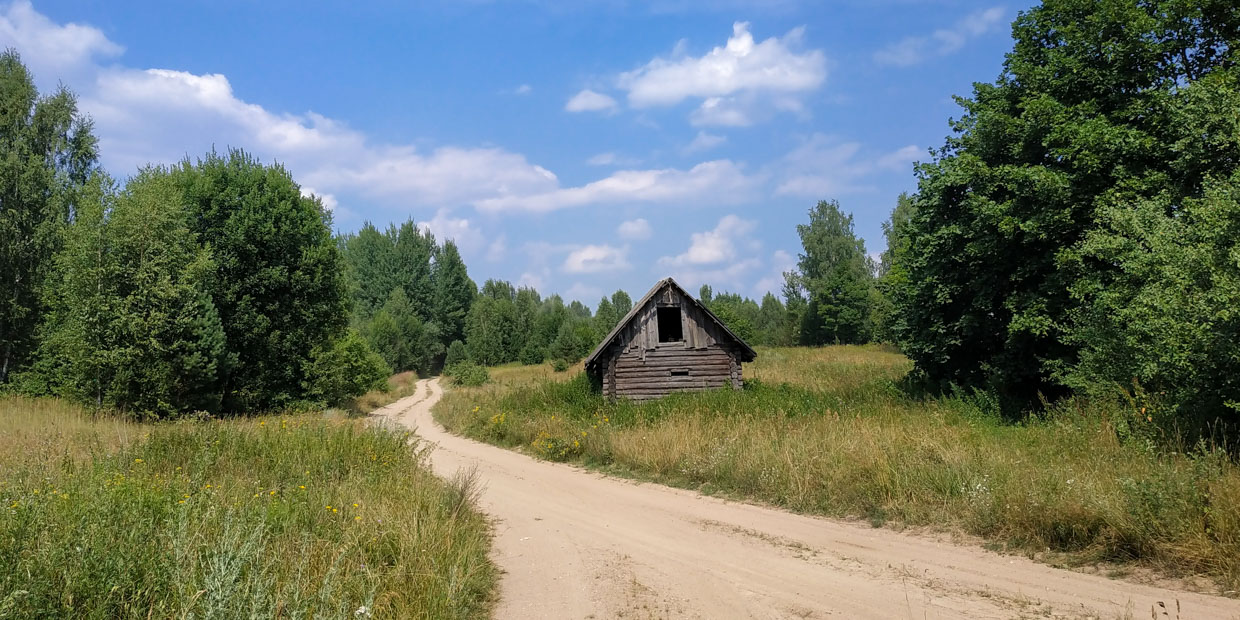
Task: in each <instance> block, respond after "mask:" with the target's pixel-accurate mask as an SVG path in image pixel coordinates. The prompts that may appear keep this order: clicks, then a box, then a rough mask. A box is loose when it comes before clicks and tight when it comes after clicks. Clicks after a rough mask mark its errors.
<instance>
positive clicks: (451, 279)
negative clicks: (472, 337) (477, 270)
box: [431, 239, 478, 342]
mask: <svg viewBox="0 0 1240 620" xmlns="http://www.w3.org/2000/svg"><path fill="white" fill-rule="evenodd" d="M431 283H432V285H433V288H434V291H435V317H434V321H435V323H436V324H438V325H439V328H440V334H441V337H442V341H443V342H452V341H454V340H464V338H465V316H466V315H467V314H468V313H469V307H470V306H471V305H472V304H473V303H474V297H475V296H476V295H477V294H478V288H477V286H476V285H475V284H474V281H473V280H470V279H469V272H468V271H467V270H466V269H465V262H464V261H462V260H461V253H460V251H458V250H457V248H456V243H455V242H453V241H452V240H451V239H449V240H447V241H444V242H443V245H441V246H439V248H438V249H437V250H436V251H435V264H434V265H433V266H432V267H431Z"/></svg>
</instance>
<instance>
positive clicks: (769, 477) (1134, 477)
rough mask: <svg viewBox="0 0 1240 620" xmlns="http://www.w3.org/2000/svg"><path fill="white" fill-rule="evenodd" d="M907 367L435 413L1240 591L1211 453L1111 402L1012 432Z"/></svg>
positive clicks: (558, 445)
mask: <svg viewBox="0 0 1240 620" xmlns="http://www.w3.org/2000/svg"><path fill="white" fill-rule="evenodd" d="M908 368H909V363H908V361H907V360H906V359H905V358H904V357H903V356H901V355H899V354H898V353H895V352H893V351H890V350H887V349H883V348H879V347H826V348H821V349H767V350H763V351H760V353H759V357H758V360H757V362H756V363H754V364H751V365H748V366H746V369H745V372H746V377H749V378H757V379H759V380H758V381H751V382H750V383H749V384H748V385H747V387H746V389H745V390H744V391H742V392H732V391H730V390H722V391H716V392H706V393H698V394H683V395H675V396H672V397H669V398H665V399H662V400H659V401H654V402H651V403H648V404H644V405H634V404H630V403H623V402H622V403H616V404H610V403H606V402H605V401H604V400H603V399H602V398H601V397H599V396H598V395H596V394H594V393H592V392H591V391H590V390H589V386H588V384H587V383H586V382H585V381H584V380H583V379H582V378H580V377H578V378H574V379H572V380H568V381H547V378H552V379H558V378H559V377H560V376H563V375H562V374H561V375H559V376H555V375H549V374H548V373H547V372H545V371H544V370H542V369H541V368H540V367H531V368H529V369H525V370H521V371H520V372H516V371H514V372H512V374H511V375H508V377H507V381H506V382H503V383H501V384H499V385H496V386H488V387H484V388H476V389H458V390H454V391H453V392H450V393H449V394H448V396H447V397H446V398H445V399H444V400H443V401H442V402H441V403H440V404H439V405H438V406H437V409H436V415H437V416H438V418H439V419H440V420H441V421H442V422H444V423H445V425H447V426H448V427H449V428H451V429H453V430H455V431H457V432H463V433H465V434H467V435H470V436H473V437H476V438H479V439H483V440H487V441H491V442H493V443H496V444H499V445H505V446H510V447H519V448H520V449H524V450H528V451H530V452H532V453H534V454H536V455H539V456H542V457H544V458H551V459H557V460H573V461H578V462H582V463H585V464H588V465H593V466H597V467H602V468H605V469H609V470H612V471H617V472H620V473H624V474H631V475H637V476H641V477H645V478H650V479H654V480H659V481H664V482H667V483H670V484H675V485H681V486H688V487H692V488H698V489H702V490H705V491H708V492H722V493H726V494H731V495H735V496H740V497H745V498H752V499H759V500H763V501H766V502H770V503H773V504H777V505H780V506H784V507H787V508H790V509H792V510H797V511H801V512H808V513H817V514H827V515H833V516H842V517H857V518H863V519H867V520H869V521H870V522H872V523H873V524H875V525H881V524H887V525H890V526H896V527H899V526H906V525H929V526H934V527H939V528H943V529H948V530H958V531H964V532H968V533H971V534H975V535H980V536H983V537H985V538H987V539H989V540H992V541H995V542H997V543H999V544H1002V545H1006V546H1008V547H1009V548H1011V549H1019V550H1023V551H1025V552H1028V553H1030V554H1037V553H1042V552H1045V551H1047V550H1051V551H1054V552H1055V560H1056V561H1061V562H1062V561H1065V560H1067V561H1073V562H1080V563H1088V562H1096V561H1107V562H1130V561H1135V562H1139V563H1141V564H1143V565H1146V566H1150V567H1153V568H1155V569H1158V570H1160V571H1162V572H1164V573H1166V574H1175V575H1208V576H1210V577H1212V578H1214V579H1215V580H1216V581H1217V582H1218V583H1219V584H1220V585H1221V586H1222V587H1223V588H1224V589H1225V590H1236V589H1238V588H1240V469H1238V468H1237V466H1236V465H1235V464H1234V463H1233V462H1231V461H1229V460H1228V459H1227V457H1226V455H1225V454H1224V453H1223V452H1222V451H1219V450H1211V449H1208V448H1200V447H1199V448H1197V449H1194V450H1190V451H1189V454H1185V453H1184V451H1183V450H1182V449H1180V450H1175V451H1174V452H1170V451H1167V450H1164V449H1159V448H1157V447H1156V444H1155V443H1154V442H1152V441H1150V440H1149V439H1148V438H1149V437H1150V436H1151V434H1152V431H1153V429H1142V428H1141V426H1140V425H1141V421H1142V420H1144V418H1143V417H1141V416H1138V415H1136V413H1137V412H1132V411H1125V410H1123V409H1122V408H1118V407H1106V408H1103V407H1098V406H1088V405H1086V404H1083V403H1068V404H1066V405H1064V406H1061V407H1058V408H1056V409H1055V410H1054V411H1050V412H1047V413H1046V414H1045V415H1044V416H1042V417H1040V418H1037V419H1031V420H1028V421H1026V422H1024V423H1020V424H1013V423H1009V422H1004V421H1003V420H1001V419H1000V418H999V417H998V416H997V415H996V414H994V413H993V412H992V409H993V407H991V406H990V403H989V402H988V401H987V400H986V398H985V397H984V396H980V395H975V396H971V397H966V396H957V397H949V398H939V399H925V400H921V399H913V398H910V397H908V396H906V395H905V394H904V393H903V392H902V391H901V390H900V389H899V388H898V387H897V385H896V382H897V381H898V380H899V379H900V378H901V377H902V376H903V375H904V374H905V373H906V372H907V370H908ZM501 370H504V371H506V370H507V369H501ZM495 372H496V374H498V373H499V372H500V370H497V371H495ZM475 407H477V410H476V411H475V410H474V408H475Z"/></svg>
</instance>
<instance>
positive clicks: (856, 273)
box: [796, 201, 873, 345]
mask: <svg viewBox="0 0 1240 620" xmlns="http://www.w3.org/2000/svg"><path fill="white" fill-rule="evenodd" d="M797 234H798V235H799V236H800V237H801V246H802V253H801V254H800V256H799V260H798V261H797V270H798V273H797V275H796V281H797V283H798V284H799V285H800V286H803V287H804V288H805V290H806V292H807V293H808V297H809V302H808V305H807V307H806V308H805V311H804V313H803V314H802V316H801V343H802V344H810V345H817V344H828V343H859V342H866V341H867V340H868V339H869V337H870V333H869V332H870V330H869V326H870V312H871V304H872V297H871V295H870V291H871V289H872V287H873V275H872V273H871V270H870V265H869V260H868V257H867V256H866V253H865V244H864V243H863V242H862V241H861V239H858V238H857V235H856V234H855V233H854V232H853V218H852V215H845V214H844V213H843V212H842V211H841V210H840V206H839V203H837V202H835V201H830V202H827V201H819V202H818V204H817V205H815V206H814V208H813V209H810V211H809V224H800V225H798V226H797Z"/></svg>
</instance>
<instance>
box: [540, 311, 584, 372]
mask: <svg viewBox="0 0 1240 620" xmlns="http://www.w3.org/2000/svg"><path fill="white" fill-rule="evenodd" d="M593 339H594V329H593V327H592V326H591V325H590V324H589V323H588V322H586V321H583V320H580V319H578V320H574V321H565V322H564V323H563V324H562V325H560V331H559V333H558V334H557V335H556V338H555V341H554V342H552V343H551V348H550V350H549V351H548V352H547V353H548V355H549V356H550V357H551V359H554V360H563V361H565V362H568V363H569V364H575V363H577V362H579V361H581V359H582V358H583V357H585V356H586V355H587V354H589V353H590V350H591V349H592V348H593V347H594V343H593Z"/></svg>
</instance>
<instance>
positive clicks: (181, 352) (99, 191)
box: [31, 169, 230, 417]
mask: <svg viewBox="0 0 1240 620" xmlns="http://www.w3.org/2000/svg"><path fill="white" fill-rule="evenodd" d="M109 185H110V181H108V180H106V179H104V178H102V176H101V175H100V176H97V177H96V178H95V179H94V180H93V182H92V186H91V191H90V192H88V193H87V194H86V195H88V196H89V199H88V200H83V201H82V202H81V203H79V208H78V211H77V218H76V221H75V222H74V223H73V224H72V225H71V226H70V227H69V228H68V229H67V230H66V233H65V247H64V248H63V250H62V251H61V252H59V253H58V254H57V256H56V271H55V276H54V277H53V278H52V279H51V281H50V286H49V294H48V304H49V307H50V309H51V310H50V312H49V314H48V316H47V321H46V322H45V324H44V327H43V330H44V340H43V345H42V347H41V348H40V362H39V363H38V364H36V365H35V367H34V370H33V372H32V375H34V376H33V377H32V378H31V380H32V381H36V382H38V383H39V384H41V386H42V387H43V388H44V389H46V390H47V391H51V392H53V393H57V394H62V395H65V396H70V397H74V398H77V399H80V400H85V401H89V402H93V403H94V404H96V405H97V406H107V407H111V408H115V409H117V410H119V411H122V412H129V413H134V414H138V415H142V416H152V417H166V416H172V415H176V414H179V413H184V412H187V411H194V410H208V411H214V410H216V409H218V407H219V404H220V392H219V382H218V379H219V376H220V375H221V374H222V372H223V371H225V370H227V368H228V366H229V365H230V364H229V361H230V360H229V356H228V355H227V352H226V350H225V333H224V329H223V326H222V324H221V322H220V319H219V316H218V315H217V313H216V310H215V306H214V304H213V303H212V301H211V297H210V294H209V290H210V286H209V284H210V282H211V281H212V279H213V277H214V275H215V264H214V263H213V262H212V260H211V256H210V252H209V251H208V250H207V249H206V248H203V247H201V246H200V245H199V244H198V242H197V238H196V236H195V235H194V234H193V233H192V232H191V231H190V229H189V226H188V223H189V222H188V219H187V217H186V210H185V208H184V205H183V204H182V195H181V193H180V191H179V189H178V188H177V187H176V186H175V185H174V183H173V182H172V180H171V179H170V178H169V177H168V175H167V174H166V173H165V172H164V171H163V170H158V169H147V170H144V171H142V172H140V173H139V174H138V175H137V176H136V177H135V178H133V179H132V180H131V181H130V182H129V184H128V186H127V187H126V189H125V191H124V192H123V193H121V194H120V195H119V196H115V195H114V194H113V192H112V190H111V188H110V187H109Z"/></svg>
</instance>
